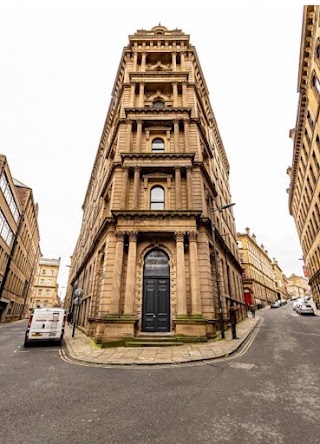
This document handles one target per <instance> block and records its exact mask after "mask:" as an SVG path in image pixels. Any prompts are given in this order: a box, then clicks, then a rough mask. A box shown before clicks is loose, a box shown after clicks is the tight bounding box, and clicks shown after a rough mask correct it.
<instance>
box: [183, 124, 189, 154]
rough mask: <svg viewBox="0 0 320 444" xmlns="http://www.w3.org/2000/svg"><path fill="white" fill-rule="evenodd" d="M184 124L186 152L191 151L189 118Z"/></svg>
mask: <svg viewBox="0 0 320 444" xmlns="http://www.w3.org/2000/svg"><path fill="white" fill-rule="evenodd" d="M183 125H184V152H185V153H188V152H189V137H190V136H189V120H184V121H183Z"/></svg>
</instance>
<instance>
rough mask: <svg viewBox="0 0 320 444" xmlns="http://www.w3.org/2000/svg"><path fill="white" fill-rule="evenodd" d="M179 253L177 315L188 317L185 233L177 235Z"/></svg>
mask: <svg viewBox="0 0 320 444" xmlns="http://www.w3.org/2000/svg"><path fill="white" fill-rule="evenodd" d="M175 238H176V251H177V278H176V282H177V284H176V285H177V315H178V316H179V315H187V300H186V271H185V262H184V233H182V232H177V233H175Z"/></svg>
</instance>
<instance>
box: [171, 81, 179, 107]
mask: <svg viewBox="0 0 320 444" xmlns="http://www.w3.org/2000/svg"><path fill="white" fill-rule="evenodd" d="M172 96H173V106H175V107H177V106H178V85H177V82H173V83H172Z"/></svg>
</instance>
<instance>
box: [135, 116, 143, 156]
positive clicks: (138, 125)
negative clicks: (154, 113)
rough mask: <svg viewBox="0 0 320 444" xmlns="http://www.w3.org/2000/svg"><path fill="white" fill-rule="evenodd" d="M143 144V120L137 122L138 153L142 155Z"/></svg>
mask: <svg viewBox="0 0 320 444" xmlns="http://www.w3.org/2000/svg"><path fill="white" fill-rule="evenodd" d="M141 143H142V120H138V121H137V145H136V152H137V153H140V151H141Z"/></svg>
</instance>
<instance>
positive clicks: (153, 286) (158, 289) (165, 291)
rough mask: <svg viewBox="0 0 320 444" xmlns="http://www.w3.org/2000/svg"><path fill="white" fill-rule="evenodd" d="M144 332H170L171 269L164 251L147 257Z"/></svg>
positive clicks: (149, 254)
mask: <svg viewBox="0 0 320 444" xmlns="http://www.w3.org/2000/svg"><path fill="white" fill-rule="evenodd" d="M142 331H144V332H153V333H154V332H168V331H170V268H169V258H168V256H167V254H166V253H165V252H164V251H162V250H152V251H150V252H149V253H147V255H146V256H145V261H144V270H143V307H142Z"/></svg>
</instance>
